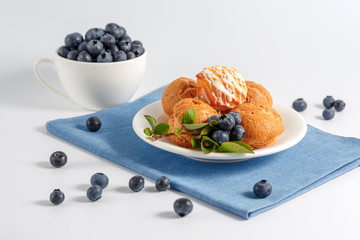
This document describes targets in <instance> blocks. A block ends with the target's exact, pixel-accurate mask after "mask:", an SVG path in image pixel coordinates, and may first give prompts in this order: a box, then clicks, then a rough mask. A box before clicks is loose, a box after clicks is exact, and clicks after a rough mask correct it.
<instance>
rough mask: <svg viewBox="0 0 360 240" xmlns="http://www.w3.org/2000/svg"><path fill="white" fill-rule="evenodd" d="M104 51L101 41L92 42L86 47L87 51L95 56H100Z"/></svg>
mask: <svg viewBox="0 0 360 240" xmlns="http://www.w3.org/2000/svg"><path fill="white" fill-rule="evenodd" d="M103 49H104V45H103V44H102V42H100V41H99V40H91V41H90V42H88V44H87V46H86V50H87V51H88V53H90V54H91V55H93V56H97V55H99V54H100V53H101V52H102V51H103Z"/></svg>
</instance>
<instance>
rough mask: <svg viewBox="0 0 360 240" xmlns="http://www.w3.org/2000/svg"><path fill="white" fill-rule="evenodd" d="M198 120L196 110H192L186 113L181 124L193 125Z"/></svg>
mask: <svg viewBox="0 0 360 240" xmlns="http://www.w3.org/2000/svg"><path fill="white" fill-rule="evenodd" d="M195 120H196V113H195V109H193V108H190V109H189V110H187V111H186V112H185V113H184V116H183V117H182V118H181V124H192V123H194V122H195Z"/></svg>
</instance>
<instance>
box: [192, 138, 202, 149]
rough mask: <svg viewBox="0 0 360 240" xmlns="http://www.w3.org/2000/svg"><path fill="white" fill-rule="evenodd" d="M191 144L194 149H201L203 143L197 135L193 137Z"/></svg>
mask: <svg viewBox="0 0 360 240" xmlns="http://www.w3.org/2000/svg"><path fill="white" fill-rule="evenodd" d="M191 145H192V147H193V149H200V148H201V144H200V143H199V142H198V141H197V140H196V138H195V137H192V138H191Z"/></svg>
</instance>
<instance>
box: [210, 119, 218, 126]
mask: <svg viewBox="0 0 360 240" xmlns="http://www.w3.org/2000/svg"><path fill="white" fill-rule="evenodd" d="M217 124H218V122H217V121H216V120H212V121H211V122H210V126H211V127H214V126H215V125H217Z"/></svg>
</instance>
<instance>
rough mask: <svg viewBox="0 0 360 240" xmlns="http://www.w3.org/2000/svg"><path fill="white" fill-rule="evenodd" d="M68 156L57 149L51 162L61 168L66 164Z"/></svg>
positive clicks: (52, 155)
mask: <svg viewBox="0 0 360 240" xmlns="http://www.w3.org/2000/svg"><path fill="white" fill-rule="evenodd" d="M66 162H67V156H66V154H65V153H64V152H62V151H56V152H54V153H53V154H51V156H50V163H51V165H52V166H54V167H56V168H59V167H62V166H64V165H65V164H66Z"/></svg>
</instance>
